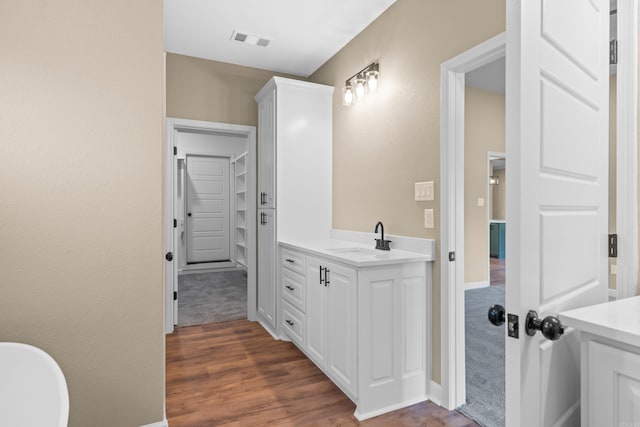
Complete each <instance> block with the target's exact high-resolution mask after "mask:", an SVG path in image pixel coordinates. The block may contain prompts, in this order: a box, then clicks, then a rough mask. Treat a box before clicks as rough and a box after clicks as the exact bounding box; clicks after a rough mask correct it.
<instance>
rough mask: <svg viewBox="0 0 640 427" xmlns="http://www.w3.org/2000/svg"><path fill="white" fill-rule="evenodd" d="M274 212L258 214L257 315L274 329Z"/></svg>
mask: <svg viewBox="0 0 640 427" xmlns="http://www.w3.org/2000/svg"><path fill="white" fill-rule="evenodd" d="M275 230H276V229H275V212H274V211H273V210H270V209H265V210H260V211H259V212H258V314H259V315H260V316H261V317H262V318H263V319H264V321H266V322H267V323H268V325H269V326H270V327H271V328H274V329H275V327H276V287H275V284H276V280H275V268H276V234H275Z"/></svg>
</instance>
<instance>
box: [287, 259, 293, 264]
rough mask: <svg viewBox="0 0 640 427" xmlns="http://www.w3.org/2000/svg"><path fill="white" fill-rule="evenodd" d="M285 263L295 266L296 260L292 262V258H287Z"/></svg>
mask: <svg viewBox="0 0 640 427" xmlns="http://www.w3.org/2000/svg"><path fill="white" fill-rule="evenodd" d="M285 261H287V262H289V263H291V264H295V261H294V260H292V259H291V258H287V259H286V260H285Z"/></svg>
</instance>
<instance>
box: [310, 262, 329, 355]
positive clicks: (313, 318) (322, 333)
mask: <svg viewBox="0 0 640 427" xmlns="http://www.w3.org/2000/svg"><path fill="white" fill-rule="evenodd" d="M321 265H322V261H321V260H319V259H317V258H312V257H307V274H306V278H305V280H306V285H307V286H306V288H307V289H306V292H307V312H306V315H307V316H306V334H305V335H306V337H305V350H306V353H307V356H309V357H310V358H311V359H312V360H313V361H314V362H315V363H316V364H318V366H325V360H326V357H327V336H326V294H327V292H326V290H325V285H324V283H322V284H321V283H320V277H321V276H320V275H321V274H322V277H323V281H324V272H323V271H321V270H320V267H321ZM322 267H323V268H324V266H322Z"/></svg>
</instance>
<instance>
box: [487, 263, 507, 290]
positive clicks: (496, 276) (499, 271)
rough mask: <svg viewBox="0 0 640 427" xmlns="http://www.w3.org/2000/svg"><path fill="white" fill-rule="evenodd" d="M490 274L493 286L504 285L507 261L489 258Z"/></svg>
mask: <svg viewBox="0 0 640 427" xmlns="http://www.w3.org/2000/svg"><path fill="white" fill-rule="evenodd" d="M489 274H490V275H491V285H504V283H505V280H504V274H505V260H504V259H498V258H489Z"/></svg>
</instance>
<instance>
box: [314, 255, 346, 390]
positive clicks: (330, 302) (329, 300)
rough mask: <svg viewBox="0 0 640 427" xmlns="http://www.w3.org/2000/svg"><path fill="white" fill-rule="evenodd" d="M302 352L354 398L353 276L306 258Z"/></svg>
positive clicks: (330, 265) (335, 267)
mask: <svg viewBox="0 0 640 427" xmlns="http://www.w3.org/2000/svg"><path fill="white" fill-rule="evenodd" d="M306 266H307V272H306V280H305V284H306V290H305V291H306V293H307V319H306V337H307V340H306V342H305V344H304V351H305V353H306V354H307V356H309V358H311V360H313V361H314V362H315V363H316V365H318V366H319V367H320V368H322V369H323V370H324V371H325V373H326V374H327V375H328V376H329V377H330V378H331V379H332V380H333V382H335V383H336V384H337V385H338V386H339V387H340V388H341V389H342V391H344V392H345V394H347V395H348V396H349V397H350V398H351V399H354V398H355V396H356V389H355V384H356V343H357V339H356V312H357V306H356V289H357V286H358V284H357V274H356V270H355V269H353V268H348V267H345V266H342V265H339V264H336V263H333V262H330V261H327V260H326V259H322V258H316V257H311V256H308V257H306Z"/></svg>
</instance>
